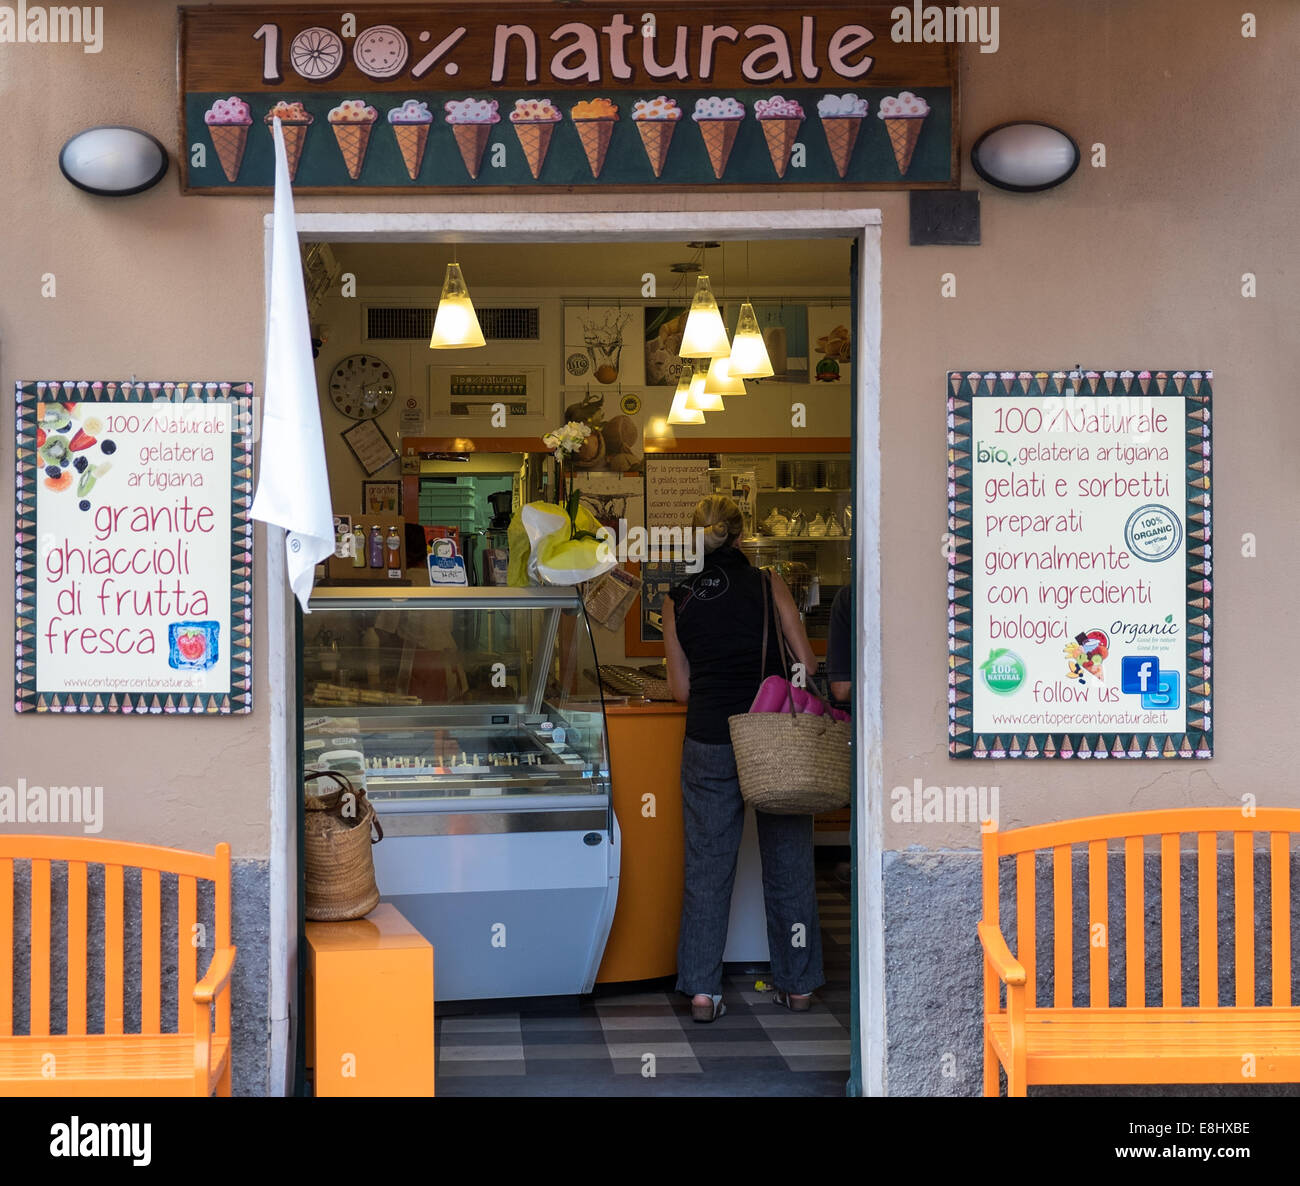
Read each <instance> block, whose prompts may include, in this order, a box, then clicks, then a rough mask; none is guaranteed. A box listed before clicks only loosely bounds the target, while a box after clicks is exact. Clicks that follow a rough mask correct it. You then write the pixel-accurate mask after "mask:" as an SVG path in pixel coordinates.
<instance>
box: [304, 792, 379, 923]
mask: <svg viewBox="0 0 1300 1186" xmlns="http://www.w3.org/2000/svg"><path fill="white" fill-rule="evenodd" d="M325 774H328V775H329V776H330V777H332V778H335V779H337V780H339V781H341V782H342V783H343V785H344V787H346V789H340V790H339V791H338V794H337V796H334V795H330V794H327V795H319V794H310V793H308V794H307V797H306V800H305V806H306V808H307V810H306V812H305V813H304V818H303V859H304V865H305V868H304V890H305V895H306V901H305V904H304V912H305V914H306V916H307V917H308V918H309V919H311V920H312V921H313V922H345V921H347V920H349V919H354V918H363V917H364V916H365V915H367V914H369V913H370V912H371V911H372V910H373V909H374V908H375V907H376V906H378V905H379V887H378V886H377V885H376V884H375V862H374V857H373V855H372V854H371V852H370V847H371V845H372V844H377V843H378V842H379V841H380V840H382V839H383V838H384V831H383V828H382V827H380V824H379V820H378V819H377V818H376V817H375V809H374V808H373V807H372V806H371V805H370V801H369V800H368V799H367V798H366V792H365V790H364V788H354V787H353V785H352V783H351V782H350V781H349V780H348V778H347V777H346V775H342V774H339V773H337V772H335V771H322V772H321V774H320V775H318V777H323V776H324V775H325ZM372 831H373V833H374V838H373V839H372V837H371V833H372Z"/></svg>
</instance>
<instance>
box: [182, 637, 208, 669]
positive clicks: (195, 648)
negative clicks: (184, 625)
mask: <svg viewBox="0 0 1300 1186" xmlns="http://www.w3.org/2000/svg"><path fill="white" fill-rule="evenodd" d="M176 649H177V650H178V651H180V653H181V657H182V658H183V659H185V660H186V661H187V662H190V663H196V662H198V660H200V659H202V658H203V652H204V651H205V650H207V642H206V640H205V639H204V637H203V632H202V631H200V630H184V631H182V632H181V633H180V634H179V635H178V636H177V638H176Z"/></svg>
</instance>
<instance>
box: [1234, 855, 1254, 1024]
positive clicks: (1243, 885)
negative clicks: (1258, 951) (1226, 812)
mask: <svg viewBox="0 0 1300 1186" xmlns="http://www.w3.org/2000/svg"><path fill="white" fill-rule="evenodd" d="M1232 876H1233V883H1234V884H1233V897H1234V898H1235V899H1236V902H1235V906H1234V911H1233V919H1234V921H1233V932H1234V933H1233V942H1234V946H1235V948H1236V965H1237V1005H1238V1007H1241V1006H1243V1005H1247V1006H1253V1005H1254V1004H1255V837H1254V836H1253V835H1252V834H1251V833H1250V832H1238V833H1237V834H1236V835H1235V836H1233V838H1232Z"/></svg>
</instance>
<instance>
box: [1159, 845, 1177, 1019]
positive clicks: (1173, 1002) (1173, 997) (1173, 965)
mask: <svg viewBox="0 0 1300 1186" xmlns="http://www.w3.org/2000/svg"><path fill="white" fill-rule="evenodd" d="M1180 884H1181V877H1180V871H1179V868H1178V833H1176V832H1174V833H1166V834H1165V835H1164V836H1161V837H1160V989H1161V1000H1162V1001H1163V1002H1164V1005H1165V1007H1166V1008H1171V1007H1175V1006H1178V1005H1181V1004H1182V1003H1183V932H1182V917H1181V907H1182V901H1181V899H1180V890H1179V886H1180Z"/></svg>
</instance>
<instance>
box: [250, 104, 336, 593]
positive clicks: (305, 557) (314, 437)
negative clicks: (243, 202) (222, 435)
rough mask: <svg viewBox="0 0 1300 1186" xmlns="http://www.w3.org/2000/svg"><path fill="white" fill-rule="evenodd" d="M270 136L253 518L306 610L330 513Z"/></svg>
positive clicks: (293, 251) (282, 175) (289, 202)
mask: <svg viewBox="0 0 1300 1186" xmlns="http://www.w3.org/2000/svg"><path fill="white" fill-rule="evenodd" d="M273 134H274V137H275V213H274V215H273V217H272V225H271V304H270V312H269V314H268V316H267V323H266V388H265V405H266V406H265V410H264V411H263V413H262V442H261V443H262V451H261V464H260V466H259V468H258V474H257V493H256V495H255V496H254V498H253V509H252V516H253V518H254V519H261V520H262V522H264V523H274V524H275V525H276V526H279V527H283V528H284V529H285V531H286V532H287V533H288V534H287V535H286V536H285V541H284V543H285V556H286V561H287V566H288V569H289V584H290V585H291V586H292V587H293V591H294V593H295V594H296V595H297V597H298V601H299V604H301V606H302V609H303V613H306V612H307V599H308V598H309V597H310V596H311V590H312V584H313V580H314V577H315V571H316V565H317V564H319V563H320V562H321V561H322V560H324V559H325V557H326V556H329V555H330V554H331V553H333V551H334V512H333V504H332V503H331V501H330V488H329V478H328V476H327V475H326V472H325V440H324V436H323V434H322V432H321V422H320V403H319V400H318V398H317V395H316V368H315V365H314V363H313V361H312V355H311V327H310V325H309V324H308V322H307V294H306V292H305V291H304V289H303V283H302V260H301V258H300V256H299V254H298V232H297V229H296V228H295V226H294V221H293V190H292V188H291V185H290V182H289V160H288V157H287V156H286V155H285V149H284V133H283V131H282V130H281V128H280V120H279V119H278V118H277V119H276V120H275V125H274V129H273Z"/></svg>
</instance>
